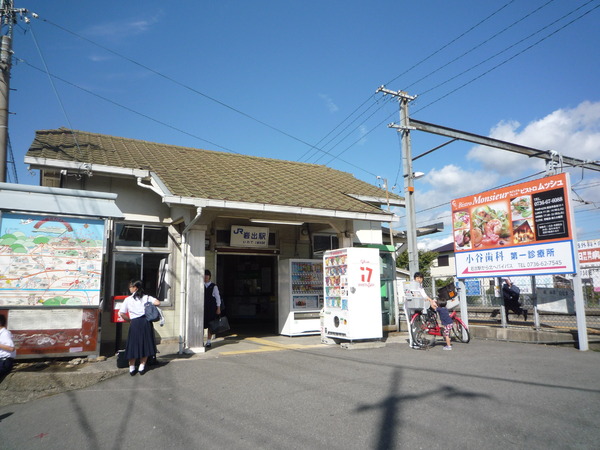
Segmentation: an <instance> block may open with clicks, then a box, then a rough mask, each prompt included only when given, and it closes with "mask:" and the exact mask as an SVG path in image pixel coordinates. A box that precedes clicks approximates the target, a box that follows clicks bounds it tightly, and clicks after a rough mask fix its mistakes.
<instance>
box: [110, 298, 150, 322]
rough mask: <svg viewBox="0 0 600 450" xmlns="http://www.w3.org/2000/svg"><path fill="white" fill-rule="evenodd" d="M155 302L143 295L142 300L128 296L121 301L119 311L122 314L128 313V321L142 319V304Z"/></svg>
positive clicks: (143, 312)
mask: <svg viewBox="0 0 600 450" xmlns="http://www.w3.org/2000/svg"><path fill="white" fill-rule="evenodd" d="M155 300H156V299H155V298H154V297H150V296H149V295H144V296H143V297H142V298H136V297H134V296H133V295H130V296H129V297H127V298H126V299H125V300H124V301H123V303H122V304H121V309H120V310H119V311H120V312H122V313H129V319H130V320H133V319H137V318H138V317H142V316H143V315H144V314H145V312H146V311H145V310H144V304H145V303H146V302H150V303H154V301H155Z"/></svg>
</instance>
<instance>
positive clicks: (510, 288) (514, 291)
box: [502, 278, 527, 322]
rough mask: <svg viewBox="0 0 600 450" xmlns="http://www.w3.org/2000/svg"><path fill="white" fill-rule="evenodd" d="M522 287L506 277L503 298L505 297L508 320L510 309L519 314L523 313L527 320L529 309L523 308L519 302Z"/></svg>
mask: <svg viewBox="0 0 600 450" xmlns="http://www.w3.org/2000/svg"><path fill="white" fill-rule="evenodd" d="M520 295H521V294H520V289H519V287H518V286H515V285H514V284H512V282H511V281H510V278H505V279H504V284H503V285H502V298H503V299H504V309H505V310H506V311H505V312H506V321H507V322H508V311H512V312H513V313H515V314H516V315H517V316H520V315H521V314H523V319H524V320H527V310H526V309H523V308H521V305H520V303H519V297H520Z"/></svg>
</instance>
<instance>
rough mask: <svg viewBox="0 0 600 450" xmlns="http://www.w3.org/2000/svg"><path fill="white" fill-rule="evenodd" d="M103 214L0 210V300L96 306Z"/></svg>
mask: <svg viewBox="0 0 600 450" xmlns="http://www.w3.org/2000/svg"><path fill="white" fill-rule="evenodd" d="M103 253H104V220H101V219H85V218H76V217H58V216H49V215H30V214H6V213H5V214H2V216H1V221H0V306H51V307H60V306H77V305H81V306H98V305H99V303H100V287H101V282H100V280H101V275H102V256H103Z"/></svg>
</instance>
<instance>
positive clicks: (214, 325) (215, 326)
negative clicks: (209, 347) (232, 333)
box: [208, 316, 229, 334]
mask: <svg viewBox="0 0 600 450" xmlns="http://www.w3.org/2000/svg"><path fill="white" fill-rule="evenodd" d="M208 329H209V330H210V332H211V333H213V334H217V333H222V332H224V331H228V330H229V320H227V316H221V317H217V318H216V319H215V320H211V321H210V322H208Z"/></svg>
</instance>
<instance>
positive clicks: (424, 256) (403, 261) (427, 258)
mask: <svg viewBox="0 0 600 450" xmlns="http://www.w3.org/2000/svg"><path fill="white" fill-rule="evenodd" d="M437 257H438V253H437V252H432V251H430V250H419V272H423V275H425V276H426V277H428V276H429V275H430V272H431V265H432V264H433V262H434V261H435V260H436V258H437ZM396 266H397V267H399V268H400V269H405V270H408V251H407V250H405V251H403V252H402V253H401V254H400V255H398V258H397V259H396ZM412 275H413V274H411V277H412Z"/></svg>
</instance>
